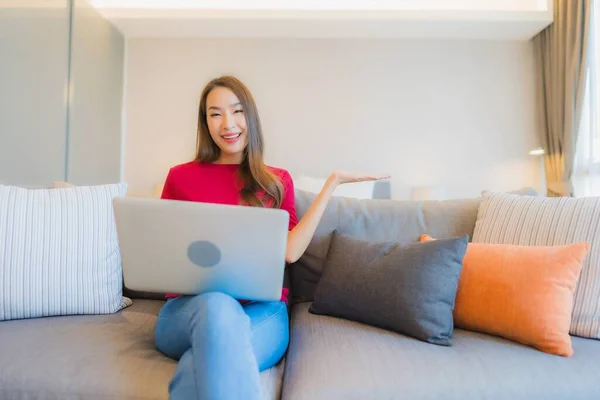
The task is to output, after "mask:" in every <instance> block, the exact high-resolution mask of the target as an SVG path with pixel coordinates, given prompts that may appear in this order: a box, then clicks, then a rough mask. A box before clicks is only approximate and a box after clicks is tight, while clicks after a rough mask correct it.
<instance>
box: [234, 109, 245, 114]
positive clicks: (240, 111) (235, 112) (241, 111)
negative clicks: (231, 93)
mask: <svg viewBox="0 0 600 400" xmlns="http://www.w3.org/2000/svg"><path fill="white" fill-rule="evenodd" d="M243 112H244V110H235V111H234V114H237V113H243Z"/></svg>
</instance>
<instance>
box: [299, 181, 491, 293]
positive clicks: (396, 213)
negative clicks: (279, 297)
mask: <svg viewBox="0 0 600 400" xmlns="http://www.w3.org/2000/svg"><path fill="white" fill-rule="evenodd" d="M295 195H296V212H297V214H298V219H300V218H302V217H303V216H304V214H305V213H306V211H307V210H308V208H309V207H310V205H311V204H312V202H313V201H314V199H315V197H316V195H315V194H313V193H308V192H304V191H301V190H296V192H295ZM480 201H481V198H472V199H461V200H444V201H404V200H390V199H363V200H358V199H351V198H344V197H332V198H331V200H330V202H329V204H328V206H327V209H326V210H325V213H324V215H323V218H322V219H321V222H320V223H319V226H318V227H317V231H316V232H315V235H314V237H313V239H312V241H311V243H310V245H309V246H308V249H307V250H306V252H305V253H304V255H303V256H302V257H301V258H300V259H299V260H298V261H297V262H295V263H293V264H292V265H290V266H289V267H288V273H289V278H290V283H291V295H292V298H291V301H292V303H296V302H302V301H312V300H313V298H314V293H315V289H316V286H317V283H318V281H319V278H320V277H321V271H322V269H323V265H324V263H325V260H326V257H327V253H328V250H329V243H330V240H331V235H332V233H333V231H337V232H338V233H341V234H347V235H352V236H356V237H359V238H362V239H368V240H374V241H380V240H386V241H387V240H395V241H397V242H398V243H400V244H408V243H411V242H415V241H418V240H419V236H420V235H421V234H423V233H427V234H429V235H431V236H434V237H437V238H450V237H456V236H462V235H469V238H471V237H472V235H473V230H474V229H475V221H476V220H477V211H478V208H479V203H480Z"/></svg>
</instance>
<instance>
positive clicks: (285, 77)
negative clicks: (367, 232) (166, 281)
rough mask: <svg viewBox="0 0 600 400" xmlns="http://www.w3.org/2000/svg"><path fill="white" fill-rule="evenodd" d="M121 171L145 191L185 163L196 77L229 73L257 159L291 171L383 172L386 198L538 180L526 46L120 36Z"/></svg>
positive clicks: (464, 192)
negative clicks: (123, 77) (244, 92)
mask: <svg viewBox="0 0 600 400" xmlns="http://www.w3.org/2000/svg"><path fill="white" fill-rule="evenodd" d="M127 58H128V62H127V66H126V71H127V72H126V73H127V85H126V89H125V91H126V109H127V123H126V132H125V145H126V147H125V156H124V171H123V173H124V176H123V178H124V179H125V181H127V182H128V183H129V184H130V188H131V191H132V192H136V193H149V192H151V190H152V187H153V185H155V184H157V183H162V181H163V180H164V178H165V176H166V173H167V171H168V168H169V167H170V166H172V165H174V164H177V163H181V162H185V161H187V160H189V159H190V158H191V157H193V154H194V149H195V135H196V122H197V121H196V120H197V112H198V110H197V107H198V100H199V95H200V92H201V90H202V88H203V86H204V84H205V83H206V82H207V81H208V80H210V79H211V78H212V77H215V76H218V75H221V74H234V75H236V76H238V77H239V78H240V79H242V80H243V81H244V82H245V83H246V84H247V85H248V86H249V87H250V89H251V91H252V92H253V94H254V96H255V99H256V101H257V103H258V107H259V110H260V112H261V119H262V122H263V128H264V131H265V136H266V142H267V149H266V161H267V163H270V164H271V165H275V166H279V167H283V168H287V169H289V170H290V172H291V173H292V174H308V175H311V176H317V177H325V176H327V175H328V174H329V173H330V172H331V171H332V170H334V169H338V168H341V169H348V170H352V171H364V172H383V173H389V174H392V176H393V179H392V185H393V188H392V194H393V197H394V198H406V197H407V196H408V195H409V192H410V188H411V187H412V186H419V185H428V184H438V183H442V184H444V185H445V186H446V187H447V191H448V194H449V196H450V197H463V196H477V195H478V194H479V192H480V190H482V189H491V190H512V189H515V188H519V187H521V186H525V185H537V184H538V182H539V181H540V171H539V165H540V164H539V162H538V161H539V160H538V159H535V158H533V157H531V156H529V155H528V151H529V150H530V149H531V148H534V147H536V146H537V145H538V144H539V142H538V140H537V134H536V129H537V125H536V118H535V104H536V103H535V91H534V86H535V79H534V74H535V70H534V58H533V48H532V45H531V43H520V42H491V41H480V42H477V41H418V40H411V41H401V40H393V41H392V40H389V41H386V40H350V39H348V40H290V39H287V40H271V39H253V40H240V39H231V40H219V39H130V40H129V42H128V55H127Z"/></svg>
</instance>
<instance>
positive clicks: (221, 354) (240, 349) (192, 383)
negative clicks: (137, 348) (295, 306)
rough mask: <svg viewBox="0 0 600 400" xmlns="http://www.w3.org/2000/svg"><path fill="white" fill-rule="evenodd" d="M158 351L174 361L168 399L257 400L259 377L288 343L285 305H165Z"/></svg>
mask: <svg viewBox="0 0 600 400" xmlns="http://www.w3.org/2000/svg"><path fill="white" fill-rule="evenodd" d="M155 340H156V347H157V348H158V350H159V351H160V352H161V353H163V354H164V355H166V356H167V357H170V358H172V359H174V360H178V361H179V363H178V365H177V369H176V371H175V375H174V377H173V379H172V380H171V383H170V384H169V394H170V398H171V399H174V400H176V399H185V400H191V399H227V400H230V399H231V400H235V399H244V400H252V399H259V398H261V396H262V393H261V385H260V379H259V372H260V371H263V370H265V369H268V368H270V367H272V366H273V365H275V364H277V362H279V361H280V360H281V359H282V357H283V355H284V354H285V352H286V350H287V346H288V343H289V319H288V312H287V305H286V304H285V303H284V302H264V303H260V302H257V303H250V304H245V305H243V306H242V305H241V304H240V303H239V302H238V301H237V300H235V299H234V298H233V297H231V296H228V295H226V294H223V293H217V292H212V293H204V294H200V295H197V296H182V297H178V298H175V299H170V300H168V301H167V303H166V304H165V305H163V307H162V308H161V310H160V313H159V315H158V321H157V323H156V327H155Z"/></svg>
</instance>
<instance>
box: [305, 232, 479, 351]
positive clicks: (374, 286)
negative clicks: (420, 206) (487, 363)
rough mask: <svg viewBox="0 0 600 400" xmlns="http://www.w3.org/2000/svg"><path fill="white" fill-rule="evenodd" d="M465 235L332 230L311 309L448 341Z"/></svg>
mask: <svg viewBox="0 0 600 400" xmlns="http://www.w3.org/2000/svg"><path fill="white" fill-rule="evenodd" d="M468 238H469V237H468V236H467V235H465V236H461V237H457V238H452V239H440V240H435V241H430V242H416V243H411V244H407V245H400V244H398V243H396V242H370V241H367V240H363V239H359V238H356V237H352V236H347V235H341V234H338V233H337V232H334V234H333V237H332V239H331V245H330V249H329V253H328V256H327V261H326V264H325V267H324V270H323V275H322V277H321V279H320V281H319V283H318V285H317V289H316V292H315V299H314V301H313V303H312V305H311V306H310V308H309V311H310V312H311V313H313V314H320V315H329V316H333V317H338V318H343V319H347V320H352V321H356V322H361V323H364V324H367V325H371V326H375V327H379V328H383V329H387V330H391V331H394V332H397V333H401V334H404V335H407V336H411V337H413V338H416V339H419V340H422V341H425V342H429V343H433V344H438V345H443V346H451V345H452V336H453V333H454V321H453V316H452V313H453V311H454V304H455V299H456V291H457V289H458V280H459V277H460V273H461V271H462V267H463V258H464V256H465V252H466V249H467V242H468Z"/></svg>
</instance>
